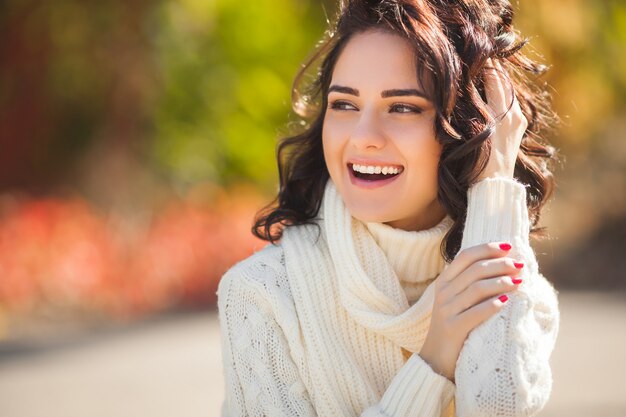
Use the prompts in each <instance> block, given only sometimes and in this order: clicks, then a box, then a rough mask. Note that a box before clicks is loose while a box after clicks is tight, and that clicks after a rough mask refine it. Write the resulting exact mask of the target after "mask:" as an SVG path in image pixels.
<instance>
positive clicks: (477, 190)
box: [218, 178, 559, 417]
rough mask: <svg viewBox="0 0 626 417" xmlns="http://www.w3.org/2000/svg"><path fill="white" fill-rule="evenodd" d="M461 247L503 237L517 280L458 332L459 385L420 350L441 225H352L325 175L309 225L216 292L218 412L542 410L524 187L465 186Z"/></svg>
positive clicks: (537, 278)
mask: <svg viewBox="0 0 626 417" xmlns="http://www.w3.org/2000/svg"><path fill="white" fill-rule="evenodd" d="M468 204H469V205H468V214H467V219H466V223H465V227H464V234H463V242H462V246H463V248H467V247H470V246H473V245H477V244H480V243H486V242H489V241H508V242H510V243H511V244H512V245H513V250H512V251H511V252H512V256H513V257H515V258H516V259H519V260H521V261H523V262H524V263H525V264H526V265H527V267H525V268H524V270H523V271H524V272H523V273H522V276H523V278H524V283H523V284H522V286H521V287H520V288H519V289H518V290H517V291H516V292H515V293H511V294H509V297H510V301H509V302H508V303H507V304H506V305H505V306H504V307H503V309H502V310H501V311H500V312H499V313H498V314H496V315H494V316H493V317H491V318H490V319H489V320H487V321H486V322H484V323H483V324H481V325H480V326H478V327H477V328H476V329H474V330H473V331H472V332H471V333H470V334H469V336H468V338H467V340H466V342H465V344H464V346H463V349H462V351H461V354H460V356H459V359H458V361H457V365H456V371H455V381H456V385H455V384H453V383H452V382H451V381H450V380H448V379H447V378H445V377H444V376H442V375H439V374H437V373H436V372H434V371H433V369H432V368H431V367H430V366H429V365H428V363H426V362H425V361H424V360H422V358H421V357H420V356H419V354H418V353H416V352H419V350H420V348H421V346H422V344H423V342H424V339H425V337H426V335H427V334H428V329H429V326H430V314H431V311H432V306H433V300H434V285H433V284H434V282H435V281H436V278H437V276H438V275H439V274H440V273H441V271H443V270H444V269H445V267H446V264H445V262H444V261H443V258H442V257H441V254H440V252H439V245H440V244H441V240H442V239H443V236H444V235H445V233H446V232H447V231H448V230H449V227H450V226H451V225H452V220H451V219H450V218H449V217H445V218H444V219H443V220H442V221H441V222H440V223H439V224H438V225H436V226H435V227H433V228H432V229H428V230H423V231H419V232H407V231H403V230H398V229H394V228H392V227H390V226H387V225H384V224H379V223H363V222H360V221H358V220H357V219H355V218H353V217H352V216H351V215H350V213H349V212H348V211H347V209H346V207H345V206H344V204H343V201H342V200H341V197H340V195H339V194H338V192H337V190H336V188H335V186H334V184H333V183H332V181H329V182H328V183H327V186H326V190H325V194H324V200H323V204H322V207H321V210H320V215H319V220H318V221H317V222H316V225H317V226H319V227H316V225H302V226H291V227H288V228H287V229H286V230H285V232H284V235H283V239H282V241H281V243H280V244H279V245H278V246H273V245H268V246H266V247H265V248H264V249H263V250H261V251H259V252H257V253H256V254H254V255H252V256H251V257H250V258H248V259H246V260H244V261H242V262H240V263H238V264H237V265H235V266H234V267H233V268H231V269H230V270H229V271H228V272H227V273H226V274H225V275H224V277H223V278H222V280H221V282H220V285H219V288H218V309H219V320H220V327H221V333H222V353H223V366H224V377H225V383H226V398H225V400H224V403H223V405H222V416H223V417H226V416H231V417H232V416H359V415H360V416H364V417H374V416H379V417H382V416H390V417H391V416H393V417H395V416H398V417H400V416H402V417H409V416H419V417H441V416H446V417H448V416H454V415H457V416H460V417H465V416H504V417H508V416H531V415H534V414H536V413H537V412H538V411H539V410H541V409H542V408H543V406H544V405H545V403H546V402H547V400H548V398H549V395H550V391H551V387H552V378H551V371H550V366H549V362H548V361H549V357H550V354H551V352H552V350H553V348H554V344H555V342H556V336H557V333H558V326H559V311H558V303H557V296H556V291H554V288H553V287H552V286H551V285H550V283H549V282H548V281H547V280H546V279H545V278H544V277H543V276H542V275H541V274H539V273H538V270H537V262H536V259H535V256H534V253H533V251H532V249H531V248H530V246H529V244H528V233H529V222H528V212H527V207H526V190H525V188H524V186H523V185H522V184H520V183H518V182H516V181H514V180H509V179H504V178H494V179H487V180H483V181H481V182H479V183H478V184H476V185H474V186H473V187H471V188H470V190H469V191H468Z"/></svg>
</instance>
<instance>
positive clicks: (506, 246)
mask: <svg viewBox="0 0 626 417" xmlns="http://www.w3.org/2000/svg"><path fill="white" fill-rule="evenodd" d="M500 249H502V250H511V245H509V244H508V243H500Z"/></svg>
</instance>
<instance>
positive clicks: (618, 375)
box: [0, 292, 626, 417]
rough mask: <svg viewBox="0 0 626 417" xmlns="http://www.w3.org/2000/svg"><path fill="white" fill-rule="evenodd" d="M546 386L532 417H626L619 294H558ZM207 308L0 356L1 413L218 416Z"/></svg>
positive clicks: (217, 361) (215, 332)
mask: <svg viewBox="0 0 626 417" xmlns="http://www.w3.org/2000/svg"><path fill="white" fill-rule="evenodd" d="M560 303H561V314H562V320H561V332H560V335H559V340H558V343H557V348H556V350H555V353H554V355H553V358H552V369H553V375H554V387H553V392H552V397H551V400H550V403H549V404H548V406H547V407H546V409H545V410H544V411H543V412H542V413H541V414H540V417H561V416H567V417H583V416H584V417H588V416H594V417H623V416H626V395H624V394H625V393H626V392H625V391H624V385H623V379H624V375H626V360H624V352H626V320H625V319H626V295H625V294H624V293H618V294H608V293H607V294H601V293H564V292H561V294H560ZM221 372H222V371H221V357H220V345H219V328H218V325H217V320H216V314H215V313H214V312H207V313H195V314H188V315H182V316H175V317H170V318H167V319H159V320H155V321H151V322H148V323H144V324H142V325H139V326H131V327H130V328H127V329H122V330H119V331H113V332H108V331H107V332H105V333H104V334H101V335H95V336H90V337H89V339H88V340H81V341H80V342H75V343H72V342H69V343H65V344H64V345H63V346H60V347H55V348H50V349H43V350H34V351H32V352H26V353H20V354H18V353H11V352H9V353H6V352H5V353H1V352H0V417H44V416H45V417H57V416H63V417H100V416H102V417H105V416H106V417H112V416H115V417H125V416H134V417H141V416H150V417H171V416H176V417H192V416H197V417H200V416H210V417H213V416H219V409H220V405H221V400H222V397H223V392H224V391H223V386H222V374H221Z"/></svg>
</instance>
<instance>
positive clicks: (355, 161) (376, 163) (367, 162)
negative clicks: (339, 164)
mask: <svg viewBox="0 0 626 417" xmlns="http://www.w3.org/2000/svg"><path fill="white" fill-rule="evenodd" d="M354 164H356V165H371V166H379V167H397V168H404V166H402V165H401V164H396V163H394V162H385V161H377V160H373V159H350V160H349V161H348V165H354Z"/></svg>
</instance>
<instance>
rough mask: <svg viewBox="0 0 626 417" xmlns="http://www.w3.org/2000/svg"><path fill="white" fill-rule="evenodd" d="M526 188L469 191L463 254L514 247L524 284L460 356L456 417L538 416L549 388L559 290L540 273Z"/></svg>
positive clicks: (487, 185) (490, 185)
mask: <svg viewBox="0 0 626 417" xmlns="http://www.w3.org/2000/svg"><path fill="white" fill-rule="evenodd" d="M529 231H530V225H529V218H528V208H527V205H526V189H525V187H524V186H523V185H522V184H521V183H519V182H517V181H515V180H513V179H509V178H487V179H484V180H482V181H480V182H478V183H477V184H475V185H474V186H472V187H471V188H470V189H469V191H468V213H467V219H466V223H465V230H464V234H463V242H462V244H461V250H462V249H464V248H467V247H471V246H474V245H478V244H482V243H487V242H497V241H501V242H509V243H511V245H512V246H513V249H512V250H511V252H510V253H511V256H512V257H513V258H515V259H518V260H519V261H521V262H523V263H524V265H525V266H524V268H523V269H522V272H521V275H520V277H521V278H523V280H524V281H523V282H522V284H520V287H519V289H518V290H517V291H516V292H513V293H510V294H509V302H508V303H507V304H508V305H506V306H504V308H503V309H502V311H500V312H499V313H498V314H496V315H495V316H493V317H491V318H490V319H489V320H487V321H486V322H484V323H482V324H481V325H480V326H478V327H476V328H475V329H474V330H473V331H472V332H471V333H470V334H469V336H468V338H467V339H466V341H465V344H464V345H463V349H462V350H461V353H460V355H459V358H458V361H457V366H456V371H455V381H456V384H457V389H456V399H455V400H456V401H455V402H456V412H457V415H458V416H459V417H469V416H474V417H479V416H496V415H497V416H503V417H508V416H511V417H512V416H516V417H517V416H520V417H521V416H533V415H535V414H536V413H538V412H539V411H540V410H541V409H542V408H543V407H544V406H545V404H546V403H547V401H548V398H549V396H550V391H551V389H552V373H551V370H550V364H549V358H550V354H551V353H552V350H553V348H554V345H555V343H556V337H557V333H558V329H559V310H558V300H557V295H556V291H555V290H554V288H553V287H552V285H551V284H550V283H549V282H548V281H547V280H546V279H545V278H544V277H543V276H542V275H541V274H540V273H539V272H538V266H537V260H536V258H535V254H534V252H533V250H532V248H531V247H530V244H529Z"/></svg>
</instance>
